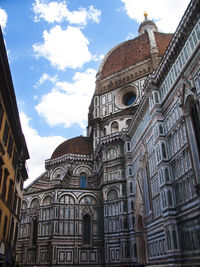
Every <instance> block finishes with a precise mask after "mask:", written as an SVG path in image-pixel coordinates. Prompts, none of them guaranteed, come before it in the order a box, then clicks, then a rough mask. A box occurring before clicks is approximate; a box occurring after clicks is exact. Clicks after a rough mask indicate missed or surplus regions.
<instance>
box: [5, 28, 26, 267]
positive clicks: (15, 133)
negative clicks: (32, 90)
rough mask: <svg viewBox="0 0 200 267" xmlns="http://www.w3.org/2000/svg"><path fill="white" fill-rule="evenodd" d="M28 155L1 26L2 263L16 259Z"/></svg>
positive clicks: (11, 262)
mask: <svg viewBox="0 0 200 267" xmlns="http://www.w3.org/2000/svg"><path fill="white" fill-rule="evenodd" d="M28 158H29V154H28V150H27V146H26V142H25V139H24V135H23V133H22V129H21V124H20V119H19V114H18V109H17V104H16V98H15V93H14V88H13V83H12V78H11V74H10V69H9V64H8V59H7V54H6V50H5V45H4V40H3V36H2V32H1V29H0V266H11V265H12V264H13V263H14V262H15V256H16V242H17V236H18V228H19V223H20V210H21V200H22V191H23V183H24V181H25V180H26V179H27V178H28V175H27V170H26V166H25V161H26V160H27V159H28Z"/></svg>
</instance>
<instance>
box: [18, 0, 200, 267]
mask: <svg viewBox="0 0 200 267" xmlns="http://www.w3.org/2000/svg"><path fill="white" fill-rule="evenodd" d="M169 19H170V18H169ZM199 97H200V1H199V0H193V1H191V3H190V4H189V6H188V8H187V10H186V12H185V14H184V15H183V17H182V19H181V21H180V23H179V25H178V28H177V30H176V32H175V33H174V35H172V34H164V33H160V32H158V30H157V27H156V25H155V24H154V23H153V22H152V21H149V20H148V18H147V16H145V20H144V22H143V23H142V24H141V25H140V27H139V36H138V37H137V38H135V39H133V40H129V41H126V42H124V43H122V44H119V45H117V46H116V47H114V48H113V49H112V50H111V51H110V52H109V53H108V54H107V56H106V57H105V58H104V60H103V62H102V64H101V66H100V68H99V72H98V73H97V80H96V90H95V93H94V96H93V98H92V102H91V105H90V107H89V116H88V131H87V137H82V136H80V137H76V138H73V139H70V140H67V141H65V142H63V143H62V144H61V145H60V146H58V147H57V148H56V149H55V151H54V152H53V154H52V156H51V158H50V159H49V160H47V161H46V162H45V166H46V171H45V172H44V173H43V174H42V175H41V176H40V177H38V178H37V179H36V180H35V181H34V182H33V183H32V184H31V185H30V186H29V187H28V188H27V189H26V190H25V192H24V197H23V204H22V221H21V225H20V232H19V242H18V249H17V257H18V260H19V262H21V263H22V266H34V265H36V266H62V267H64V266H65V267H66V266H87V265H89V266H99V267H100V266H120V267H122V266H136V265H137V264H140V265H148V266H199V262H200V209H199V208H200V164H199V163H200V162H199V161H200V141H199V140H200V139H199V136H200V113H199V110H200V105H199Z"/></svg>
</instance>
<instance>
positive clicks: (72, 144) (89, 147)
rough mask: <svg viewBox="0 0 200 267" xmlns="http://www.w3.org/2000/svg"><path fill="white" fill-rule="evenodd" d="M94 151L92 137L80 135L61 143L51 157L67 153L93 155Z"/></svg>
mask: <svg viewBox="0 0 200 267" xmlns="http://www.w3.org/2000/svg"><path fill="white" fill-rule="evenodd" d="M92 153H93V144H92V139H91V138H90V137H84V136H78V137H75V138H72V139H68V140H66V141H64V142H63V143H62V144H60V145H59V146H58V147H57V148H56V149H55V150H54V152H53V154H52V156H51V159H55V158H59V157H62V156H63V155H66V154H80V155H91V154H92Z"/></svg>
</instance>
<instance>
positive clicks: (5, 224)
mask: <svg viewBox="0 0 200 267" xmlns="http://www.w3.org/2000/svg"><path fill="white" fill-rule="evenodd" d="M7 224H8V217H7V216H6V215H5V218H4V225H3V235H6V232H7Z"/></svg>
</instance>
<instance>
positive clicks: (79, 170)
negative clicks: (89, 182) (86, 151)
mask: <svg viewBox="0 0 200 267" xmlns="http://www.w3.org/2000/svg"><path fill="white" fill-rule="evenodd" d="M81 173H85V174H86V176H91V175H92V168H90V167H89V166H87V165H81V166H80V165H79V166H77V167H76V168H74V170H73V174H74V175H75V176H80V175H81Z"/></svg>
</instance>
